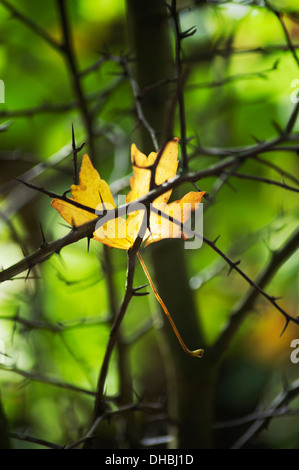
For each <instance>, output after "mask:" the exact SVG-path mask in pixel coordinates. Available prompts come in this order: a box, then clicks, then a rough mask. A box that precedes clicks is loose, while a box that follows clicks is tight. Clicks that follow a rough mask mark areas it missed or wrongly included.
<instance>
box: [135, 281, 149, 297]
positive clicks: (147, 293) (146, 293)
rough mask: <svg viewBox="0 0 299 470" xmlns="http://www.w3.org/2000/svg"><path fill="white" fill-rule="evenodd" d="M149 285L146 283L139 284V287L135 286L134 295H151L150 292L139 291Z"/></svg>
mask: <svg viewBox="0 0 299 470" xmlns="http://www.w3.org/2000/svg"><path fill="white" fill-rule="evenodd" d="M147 286H148V284H144V285H142V286H138V287H133V289H132V295H133V296H135V297H143V296H145V295H149V292H139V291H140V290H141V289H144V288H145V287H147Z"/></svg>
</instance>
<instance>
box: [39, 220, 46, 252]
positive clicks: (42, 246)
mask: <svg viewBox="0 0 299 470" xmlns="http://www.w3.org/2000/svg"><path fill="white" fill-rule="evenodd" d="M39 228H40V231H41V236H42V243H41V245H40V247H41V248H45V247H46V246H47V245H48V243H47V240H46V237H45V234H44V230H43V226H42V224H41V223H40V224H39Z"/></svg>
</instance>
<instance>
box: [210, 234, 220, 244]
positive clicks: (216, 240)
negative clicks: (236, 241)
mask: <svg viewBox="0 0 299 470" xmlns="http://www.w3.org/2000/svg"><path fill="white" fill-rule="evenodd" d="M220 237H221V235H218V237H216V238H215V240H214V241H213V242H212V243H213V245H216V243H217V242H218V240H219V238H220Z"/></svg>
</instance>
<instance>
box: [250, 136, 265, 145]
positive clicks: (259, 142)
mask: <svg viewBox="0 0 299 470" xmlns="http://www.w3.org/2000/svg"><path fill="white" fill-rule="evenodd" d="M251 138H252V139H253V140H254V141H255V142H256V143H257V144H261V143H262V142H263V141H262V140H260V139H258V138H257V137H255V135H253V134H251Z"/></svg>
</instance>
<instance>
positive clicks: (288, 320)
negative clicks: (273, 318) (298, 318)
mask: <svg viewBox="0 0 299 470" xmlns="http://www.w3.org/2000/svg"><path fill="white" fill-rule="evenodd" d="M289 323H290V319H289V318H287V317H286V322H285V325H284V327H283V329H282V332H281V333H280V335H279V337H280V338H281V337H282V335H283V334H284V332H285V331H286V329H287V327H288V325H289Z"/></svg>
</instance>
